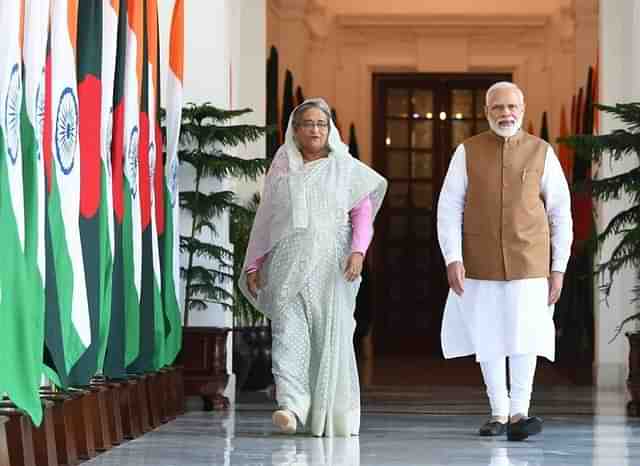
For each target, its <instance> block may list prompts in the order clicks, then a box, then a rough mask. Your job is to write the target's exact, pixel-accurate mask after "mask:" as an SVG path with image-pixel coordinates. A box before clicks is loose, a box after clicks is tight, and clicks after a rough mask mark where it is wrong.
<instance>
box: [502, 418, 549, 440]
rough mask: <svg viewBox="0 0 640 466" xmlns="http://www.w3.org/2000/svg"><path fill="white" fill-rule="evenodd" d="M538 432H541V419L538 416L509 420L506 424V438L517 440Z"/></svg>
mask: <svg viewBox="0 0 640 466" xmlns="http://www.w3.org/2000/svg"><path fill="white" fill-rule="evenodd" d="M540 432H542V419H540V418H539V417H528V418H522V419H520V420H519V421H518V422H510V423H509V424H508V425H507V440H512V441H516V442H517V441H520V440H524V439H526V438H527V437H529V436H530V435H536V434H539V433H540Z"/></svg>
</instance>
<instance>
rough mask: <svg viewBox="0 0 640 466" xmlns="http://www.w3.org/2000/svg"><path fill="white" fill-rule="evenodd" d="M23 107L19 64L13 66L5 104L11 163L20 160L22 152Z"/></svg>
mask: <svg viewBox="0 0 640 466" xmlns="http://www.w3.org/2000/svg"><path fill="white" fill-rule="evenodd" d="M21 105H22V77H21V75H20V68H19V66H18V64H15V65H13V68H12V69H11V76H10V77H9V87H8V88H7V96H6V98H5V102H4V111H5V113H4V128H5V132H6V134H5V138H6V140H7V149H8V151H9V158H10V159H11V163H13V164H15V163H16V161H17V160H18V154H19V151H20V108H21Z"/></svg>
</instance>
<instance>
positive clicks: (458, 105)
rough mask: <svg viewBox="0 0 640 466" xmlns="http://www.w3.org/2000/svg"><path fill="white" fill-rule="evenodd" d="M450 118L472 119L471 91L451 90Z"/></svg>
mask: <svg viewBox="0 0 640 466" xmlns="http://www.w3.org/2000/svg"><path fill="white" fill-rule="evenodd" d="M451 112H452V115H451V117H452V118H453V119H456V120H461V119H463V118H473V91H471V90H469V89H453V90H452V91H451Z"/></svg>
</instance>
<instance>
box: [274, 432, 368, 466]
mask: <svg viewBox="0 0 640 466" xmlns="http://www.w3.org/2000/svg"><path fill="white" fill-rule="evenodd" d="M271 465H272V466H311V465H327V466H360V440H359V438H358V437H353V438H344V439H343V438H316V437H303V438H299V439H295V440H293V439H292V440H285V441H283V442H282V443H281V445H280V446H279V447H278V448H277V449H275V450H274V451H273V453H272V454H271Z"/></svg>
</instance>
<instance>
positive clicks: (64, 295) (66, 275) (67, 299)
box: [47, 173, 86, 379]
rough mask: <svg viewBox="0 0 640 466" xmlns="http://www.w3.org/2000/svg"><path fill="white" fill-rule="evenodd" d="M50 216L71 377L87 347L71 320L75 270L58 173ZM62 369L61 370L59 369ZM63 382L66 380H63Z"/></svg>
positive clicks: (51, 195) (63, 339)
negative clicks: (66, 228)
mask: <svg viewBox="0 0 640 466" xmlns="http://www.w3.org/2000/svg"><path fill="white" fill-rule="evenodd" d="M47 216H48V220H49V231H50V234H51V244H52V247H53V250H52V251H51V253H52V254H51V255H52V257H53V267H54V270H55V280H56V288H57V295H58V308H59V309H60V329H61V332H62V344H63V348H62V351H64V364H65V367H64V371H65V373H64V375H65V376H66V375H68V374H69V371H70V369H71V368H72V367H73V365H74V364H75V363H76V362H77V361H78V359H80V356H82V353H84V351H85V350H86V347H85V346H84V344H83V343H82V340H81V339H80V335H78V333H77V332H76V330H75V326H74V325H73V320H72V311H73V288H74V287H73V282H74V277H73V267H72V265H71V256H70V255H69V249H68V248H67V238H66V235H65V228H64V219H63V216H62V206H61V205H60V191H59V189H58V180H57V176H56V174H55V173H53V174H52V176H51V192H50V193H49V200H48V209H47ZM58 370H60V368H58ZM63 379H64V377H63Z"/></svg>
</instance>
